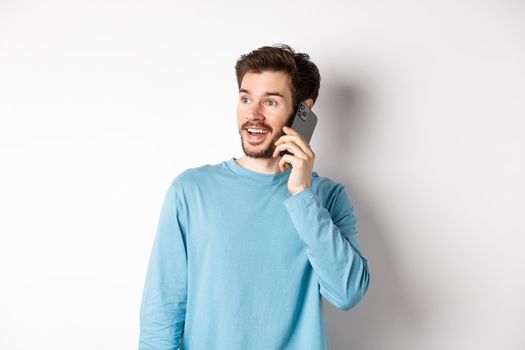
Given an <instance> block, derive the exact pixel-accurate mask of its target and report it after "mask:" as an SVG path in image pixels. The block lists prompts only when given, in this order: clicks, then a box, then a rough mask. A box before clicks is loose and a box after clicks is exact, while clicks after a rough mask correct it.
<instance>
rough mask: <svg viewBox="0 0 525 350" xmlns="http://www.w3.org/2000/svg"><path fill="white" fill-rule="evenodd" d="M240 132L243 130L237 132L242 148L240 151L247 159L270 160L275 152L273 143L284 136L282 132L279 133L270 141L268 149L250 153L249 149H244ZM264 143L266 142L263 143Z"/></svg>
mask: <svg viewBox="0 0 525 350" xmlns="http://www.w3.org/2000/svg"><path fill="white" fill-rule="evenodd" d="M242 130H243V129H240V130H239V135H240V136H241V146H242V150H243V152H244V154H245V155H246V156H247V157H251V158H271V157H272V155H273V152H274V151H275V142H276V141H277V140H278V139H279V138H280V137H281V136H282V135H284V132H282V131H281V132H280V133H279V134H276V135H275V136H274V137H273V138H272V139H271V140H270V144H269V145H268V147H266V148H264V149H261V150H260V151H251V150H249V149H247V148H246V147H244V139H243V136H242ZM265 142H266V141H265Z"/></svg>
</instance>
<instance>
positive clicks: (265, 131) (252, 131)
mask: <svg viewBox="0 0 525 350" xmlns="http://www.w3.org/2000/svg"><path fill="white" fill-rule="evenodd" d="M246 130H248V132H251V133H252V134H266V133H268V131H267V130H262V129H250V128H248V129H246Z"/></svg>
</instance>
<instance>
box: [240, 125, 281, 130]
mask: <svg viewBox="0 0 525 350" xmlns="http://www.w3.org/2000/svg"><path fill="white" fill-rule="evenodd" d="M246 128H263V129H266V130H269V131H273V129H272V128H271V127H270V126H268V125H265V124H252V123H244V124H243V126H242V127H241V129H243V130H244V129H246Z"/></svg>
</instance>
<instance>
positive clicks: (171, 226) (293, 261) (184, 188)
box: [139, 45, 369, 350]
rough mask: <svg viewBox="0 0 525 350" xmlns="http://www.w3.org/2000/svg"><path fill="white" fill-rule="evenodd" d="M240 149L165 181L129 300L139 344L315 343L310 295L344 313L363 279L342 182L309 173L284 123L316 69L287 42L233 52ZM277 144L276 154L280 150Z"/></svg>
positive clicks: (222, 347)
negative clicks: (134, 305)
mask: <svg viewBox="0 0 525 350" xmlns="http://www.w3.org/2000/svg"><path fill="white" fill-rule="evenodd" d="M236 73H237V81H238V85H239V99H238V108H237V125H238V128H239V134H240V136H241V143H242V148H243V151H244V156H242V157H240V158H239V159H236V158H230V159H229V160H227V161H224V162H222V163H219V164H214V165H204V166H201V167H197V168H192V169H188V170H186V171H184V172H182V173H181V174H179V175H178V176H177V177H176V178H175V179H174V181H173V182H172V184H171V186H170V187H169V189H168V191H167V194H166V197H165V201H164V205H163V208H162V211H161V215H160V219H159V224H158V229H157V235H156V238H155V243H154V245H153V249H152V252H151V257H150V262H149V267H148V273H147V278H146V283H145V287H144V294H143V299H142V306H141V330H140V331H141V332H140V341H139V343H140V345H139V348H140V349H141V350H149V349H155V350H161V349H166V350H167V349H170V350H172V349H178V348H179V346H180V348H181V349H186V350H197V349H199V350H201V349H202V350H213V349H219V350H258V349H264V350H281V349H297V350H310V349H311V350H325V349H329V341H328V335H327V330H326V326H325V319H324V314H323V307H322V298H321V296H323V297H324V298H326V300H328V302H330V303H331V304H333V305H334V306H336V307H337V308H339V309H342V310H348V309H350V308H351V307H352V306H354V305H355V304H356V303H358V302H359V300H360V299H361V298H362V297H363V295H364V294H365V293H366V290H367V288H368V284H369V273H368V262H367V260H366V258H365V257H364V256H363V254H362V252H361V249H360V246H359V242H358V239H357V228H356V218H355V213H354V209H353V206H352V203H351V201H350V199H349V197H348V194H347V191H346V189H345V187H344V186H343V185H341V184H339V183H337V182H334V181H332V180H330V179H329V178H327V177H323V176H319V175H318V174H317V173H316V172H313V164H314V160H315V153H314V151H313V150H312V149H311V147H310V146H309V145H308V143H307V142H305V140H304V139H303V138H302V136H301V135H299V134H298V133H297V132H296V131H294V130H293V129H290V128H287V127H286V126H285V125H286V124H287V123H288V122H289V119H290V117H291V116H292V115H293V112H294V110H295V108H296V107H297V105H298V104H299V102H301V101H305V103H306V104H307V105H308V106H309V107H312V106H313V104H314V102H315V100H316V98H317V95H318V91H319V86H320V76H319V71H318V69H317V67H316V66H315V64H313V63H312V62H311V61H310V60H309V56H308V55H306V54H300V53H295V51H294V50H292V49H291V48H290V47H289V46H286V45H280V46H273V47H262V48H259V49H257V50H255V51H252V52H251V53H249V54H247V55H242V56H241V58H240V59H239V60H238V61H237V65H236ZM285 150H287V151H289V152H290V153H291V154H285V155H284V156H283V157H281V156H280V155H279V154H280V152H282V151H285Z"/></svg>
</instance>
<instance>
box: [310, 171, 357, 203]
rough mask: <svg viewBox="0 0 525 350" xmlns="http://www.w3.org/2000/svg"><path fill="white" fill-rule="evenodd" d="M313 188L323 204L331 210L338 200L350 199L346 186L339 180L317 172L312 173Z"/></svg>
mask: <svg viewBox="0 0 525 350" xmlns="http://www.w3.org/2000/svg"><path fill="white" fill-rule="evenodd" d="M312 190H313V191H314V192H315V194H316V195H317V197H318V198H319V201H320V202H321V204H322V205H323V206H324V207H325V208H327V209H328V210H331V209H333V208H334V206H335V205H336V203H337V202H338V201H340V200H341V199H342V200H346V201H348V202H349V201H350V198H349V196H348V191H347V189H346V186H345V185H344V184H342V183H341V182H339V181H336V180H334V179H331V178H330V177H327V176H321V175H319V174H318V173H317V172H315V171H314V172H313V173H312Z"/></svg>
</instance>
